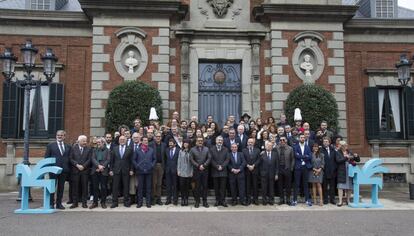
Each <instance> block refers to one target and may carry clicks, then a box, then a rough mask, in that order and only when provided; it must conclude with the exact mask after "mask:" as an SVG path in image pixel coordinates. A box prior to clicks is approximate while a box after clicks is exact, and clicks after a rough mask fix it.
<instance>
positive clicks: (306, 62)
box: [300, 54, 313, 77]
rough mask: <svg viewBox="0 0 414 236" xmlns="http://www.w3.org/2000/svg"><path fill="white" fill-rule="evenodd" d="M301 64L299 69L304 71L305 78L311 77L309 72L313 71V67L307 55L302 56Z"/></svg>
mask: <svg viewBox="0 0 414 236" xmlns="http://www.w3.org/2000/svg"><path fill="white" fill-rule="evenodd" d="M303 60H304V61H303V62H302V63H301V64H300V68H301V69H303V70H304V71H305V76H306V77H311V76H312V74H311V71H312V70H313V65H312V63H311V61H310V60H311V56H310V55H309V54H305V56H303Z"/></svg>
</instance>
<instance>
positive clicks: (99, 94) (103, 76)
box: [90, 26, 111, 136]
mask: <svg viewBox="0 0 414 236" xmlns="http://www.w3.org/2000/svg"><path fill="white" fill-rule="evenodd" d="M110 43H111V37H110V36H105V35H104V27H102V26H93V38H92V86H91V90H92V91H91V119H90V126H91V128H90V135H91V136H102V135H104V133H105V128H103V122H102V121H103V119H104V118H105V108H104V107H103V103H102V102H103V101H105V100H107V99H108V97H109V91H104V90H103V81H108V80H109V72H104V67H103V65H104V63H108V62H109V58H110V56H109V54H105V53H104V46H105V45H107V44H110Z"/></svg>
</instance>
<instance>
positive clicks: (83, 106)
mask: <svg viewBox="0 0 414 236" xmlns="http://www.w3.org/2000/svg"><path fill="white" fill-rule="evenodd" d="M27 38H28V36H14V35H0V51H1V52H3V51H4V48H5V47H11V48H12V49H13V52H14V54H15V55H16V56H18V57H19V60H18V61H21V60H22V56H21V53H20V47H21V46H22V44H23V43H24V42H25V40H26V39H27ZM29 38H31V39H32V41H33V44H34V46H35V47H36V48H38V49H39V55H38V56H37V58H36V63H39V64H40V63H41V60H40V54H41V53H42V54H44V52H45V48H46V47H50V48H52V49H53V51H54V53H55V54H56V56H57V57H58V58H59V61H58V64H63V69H61V70H60V71H59V82H60V83H63V84H64V86H65V104H64V107H65V109H64V115H65V118H64V128H65V130H66V131H67V135H66V137H67V141H68V142H74V141H75V140H76V139H77V137H78V135H79V134H87V133H88V132H89V121H90V120H89V117H90V99H89V98H90V96H91V95H90V94H91V80H90V78H91V67H90V65H91V55H92V53H91V51H92V47H91V45H92V39H91V38H88V37H44V36H30V37H29ZM55 81H56V79H55ZM2 89H3V86H0V94H3V91H1V90H2ZM0 99H2V96H0ZM1 106H2V102H0V112H1ZM0 117H1V114H0ZM0 123H1V122H0ZM0 125H1V124H0ZM0 128H1V127H0ZM41 152H42V153H37V152H34V153H31V156H35V155H41V156H43V153H44V150H42V151H41ZM17 154H18V155H21V153H20V152H17ZM0 156H3V157H4V156H6V145H0Z"/></svg>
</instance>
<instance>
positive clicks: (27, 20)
mask: <svg viewBox="0 0 414 236" xmlns="http://www.w3.org/2000/svg"><path fill="white" fill-rule="evenodd" d="M0 22H1V23H0V25H28V24H30V25H34V26H38V25H43V26H71V27H74V26H78V27H91V24H90V22H89V20H88V18H87V17H86V16H85V14H84V13H83V12H67V11H33V10H14V9H0Z"/></svg>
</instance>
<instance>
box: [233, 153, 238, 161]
mask: <svg viewBox="0 0 414 236" xmlns="http://www.w3.org/2000/svg"><path fill="white" fill-rule="evenodd" d="M233 157H234V161H235V162H236V163H237V154H236V153H233Z"/></svg>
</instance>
